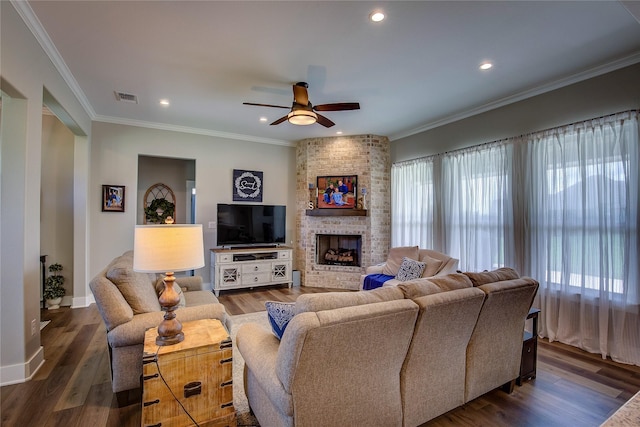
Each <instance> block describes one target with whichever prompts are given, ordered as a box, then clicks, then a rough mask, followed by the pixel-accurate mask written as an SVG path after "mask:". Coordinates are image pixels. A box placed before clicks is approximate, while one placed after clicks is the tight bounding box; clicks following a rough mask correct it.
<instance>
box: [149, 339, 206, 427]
mask: <svg viewBox="0 0 640 427" xmlns="http://www.w3.org/2000/svg"><path fill="white" fill-rule="evenodd" d="M160 347H161V346H158V349H157V350H156V357H155V360H154V363H155V364H156V367H157V368H158V375H160V379H161V380H162V382H163V383H164V385H165V386H167V390H169V393H171V396H173V398H174V399H175V401H176V402H178V405H180V407H181V408H182V410H183V411H184V413H185V414H187V416H188V417H189V418H190V419H191V421H192V422H193V424H194V425H195V426H196V427H200V425H199V424H198V422H197V421H196V420H194V419H193V417H192V416H191V414H190V413H189V411H187V408H185V407H184V405H183V404H182V402H180V400H179V399H178V396H176V395H175V393H174V392H173V390H171V387H169V384H168V383H167V381H166V380H165V379H164V377H163V376H162V372H160V364H158V352H160Z"/></svg>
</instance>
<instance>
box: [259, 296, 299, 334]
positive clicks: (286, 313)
mask: <svg viewBox="0 0 640 427" xmlns="http://www.w3.org/2000/svg"><path fill="white" fill-rule="evenodd" d="M264 305H265V307H266V308H267V315H268V316H269V323H270V324H271V329H272V330H273V334H274V335H275V336H276V337H278V339H282V334H284V330H285V329H287V325H288V324H289V321H290V320H291V319H292V318H293V316H294V314H295V311H294V309H295V303H293V302H278V301H267V302H265V303H264Z"/></svg>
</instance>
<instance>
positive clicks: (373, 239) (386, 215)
mask: <svg viewBox="0 0 640 427" xmlns="http://www.w3.org/2000/svg"><path fill="white" fill-rule="evenodd" d="M296 162H297V165H298V166H297V183H296V203H297V206H298V209H297V213H296V229H297V236H298V239H297V243H296V248H295V249H296V251H295V254H296V255H295V257H296V267H297V269H298V270H300V273H301V280H302V284H303V285H304V286H311V287H325V288H336V289H354V290H356V289H358V288H359V284H360V275H361V274H363V273H364V270H365V267H367V266H370V265H373V264H376V263H378V262H380V261H384V258H383V257H384V256H385V254H386V252H387V248H388V247H389V243H390V238H391V210H390V203H391V195H390V188H389V181H390V175H391V160H390V146H389V139H388V138H387V137H384V136H375V135H357V136H346V137H334V138H311V139H305V140H302V141H300V142H298V146H297V149H296ZM339 175H340V176H341V175H357V176H358V182H357V186H358V193H359V194H358V196H361V195H362V194H361V189H362V188H366V189H367V196H366V207H367V209H366V211H355V210H353V209H313V210H312V211H308V208H309V206H308V205H309V200H310V199H311V198H312V197H313V195H314V194H315V193H314V191H310V190H309V184H313V185H315V184H316V178H317V177H318V176H339ZM321 236H342V238H344V239H346V240H341V241H337V240H335V239H334V240H333V241H332V240H331V238H328V239H329V241H328V243H327V242H326V240H325V241H324V242H325V243H323V239H321V238H320V237H321ZM351 238H355V239H356V240H358V241H359V243H357V244H356V247H355V252H359V253H357V254H356V258H358V259H357V263H355V264H350V263H348V262H344V261H345V260H346V259H348V257H349V255H345V254H343V255H342V258H341V259H342V261H343V262H339V261H338V260H337V259H336V260H335V262H324V261H326V260H325V259H324V258H325V255H326V253H327V251H328V250H329V249H334V250H337V249H346V250H348V249H353V245H354V243H353V242H352V240H351ZM347 242H348V243H347ZM331 246H336V247H331ZM333 255H335V254H331V256H329V258H333ZM337 256H338V257H340V255H339V254H337ZM319 258H322V260H321V259H319Z"/></svg>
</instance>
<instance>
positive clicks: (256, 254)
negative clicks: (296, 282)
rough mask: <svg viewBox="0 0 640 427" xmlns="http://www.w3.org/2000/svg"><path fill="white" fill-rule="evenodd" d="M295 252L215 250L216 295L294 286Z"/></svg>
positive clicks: (279, 249) (284, 249)
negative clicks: (221, 292)
mask: <svg viewBox="0 0 640 427" xmlns="http://www.w3.org/2000/svg"><path fill="white" fill-rule="evenodd" d="M292 252H293V251H292V249H291V248H289V247H285V246H279V247H274V248H242V249H211V282H212V283H213V291H214V292H215V294H216V296H220V291H224V290H228V289H241V288H253V287H255V286H266V285H278V284H288V285H289V287H291V285H292V284H293V281H292V280H293V279H292V272H291V259H292V258H293V256H292Z"/></svg>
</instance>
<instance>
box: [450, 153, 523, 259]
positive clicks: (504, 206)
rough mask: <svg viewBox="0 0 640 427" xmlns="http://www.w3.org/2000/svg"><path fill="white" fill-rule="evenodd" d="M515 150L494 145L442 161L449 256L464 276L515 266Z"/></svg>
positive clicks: (455, 155) (454, 155)
mask: <svg viewBox="0 0 640 427" xmlns="http://www.w3.org/2000/svg"><path fill="white" fill-rule="evenodd" d="M512 148H513V146H512V144H502V143H494V144H488V145H485V146H480V147H478V148H474V149H469V150H462V151H457V152H455V153H449V154H447V155H445V156H443V158H442V177H443V178H442V194H441V199H442V218H443V221H442V223H443V224H442V225H443V233H444V241H445V252H446V253H447V254H449V255H451V256H453V257H455V258H458V259H459V260H460V264H459V265H460V269H461V270H463V271H481V270H492V269H495V268H498V267H502V266H504V265H510V266H513V265H514V259H513V253H514V247H513V245H514V233H513V204H512V200H513V197H512V187H513V186H512V178H511V177H512V175H513V171H512V169H513V162H512V157H513V156H512V151H513V149H512Z"/></svg>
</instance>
